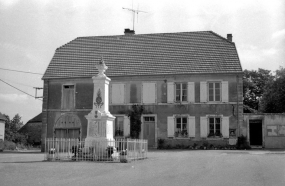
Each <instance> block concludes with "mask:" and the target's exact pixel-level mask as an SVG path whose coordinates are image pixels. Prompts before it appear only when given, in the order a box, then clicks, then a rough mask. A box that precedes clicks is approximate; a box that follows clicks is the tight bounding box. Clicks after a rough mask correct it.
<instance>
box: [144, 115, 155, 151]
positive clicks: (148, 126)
mask: <svg viewBox="0 0 285 186" xmlns="http://www.w3.org/2000/svg"><path fill="white" fill-rule="evenodd" d="M143 139H146V140H148V146H149V147H154V146H155V117H154V116H144V117H143Z"/></svg>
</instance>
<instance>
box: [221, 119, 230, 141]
mask: <svg viewBox="0 0 285 186" xmlns="http://www.w3.org/2000/svg"><path fill="white" fill-rule="evenodd" d="M229 125H230V118H229V117H223V118H222V134H223V137H224V138H229Z"/></svg>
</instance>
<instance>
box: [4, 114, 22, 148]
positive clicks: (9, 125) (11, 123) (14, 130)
mask: <svg viewBox="0 0 285 186" xmlns="http://www.w3.org/2000/svg"><path fill="white" fill-rule="evenodd" d="M4 116H5V117H6V118H7V121H5V140H7V141H12V142H14V143H26V136H25V135H23V134H19V133H18V130H19V129H20V128H21V127H22V126H23V125H24V124H23V122H22V121H21V116H20V115H19V114H16V115H15V116H14V117H13V119H12V120H11V119H10V117H9V116H8V115H5V114H4Z"/></svg>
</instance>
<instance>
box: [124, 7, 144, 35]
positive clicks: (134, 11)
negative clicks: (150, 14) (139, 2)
mask: <svg viewBox="0 0 285 186" xmlns="http://www.w3.org/2000/svg"><path fill="white" fill-rule="evenodd" d="M123 9H125V10H129V11H131V12H133V30H135V16H136V14H137V22H139V13H140V12H143V13H147V12H145V11H141V10H139V6H138V8H137V10H135V9H133V5H132V8H124V7H123Z"/></svg>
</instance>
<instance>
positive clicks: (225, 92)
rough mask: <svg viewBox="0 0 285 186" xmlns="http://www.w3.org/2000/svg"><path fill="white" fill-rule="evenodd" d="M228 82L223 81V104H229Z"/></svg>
mask: <svg viewBox="0 0 285 186" xmlns="http://www.w3.org/2000/svg"><path fill="white" fill-rule="evenodd" d="M228 87H229V86H228V82H227V81H222V102H229V88H228Z"/></svg>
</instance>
